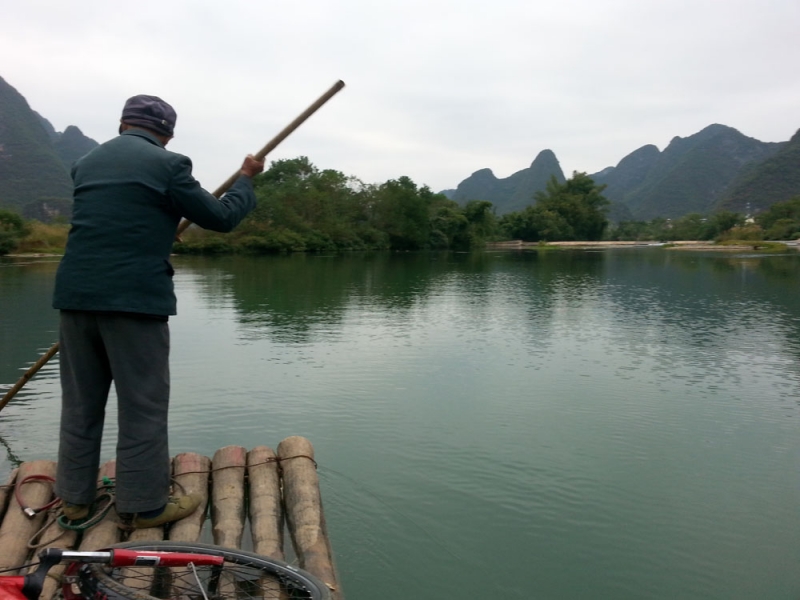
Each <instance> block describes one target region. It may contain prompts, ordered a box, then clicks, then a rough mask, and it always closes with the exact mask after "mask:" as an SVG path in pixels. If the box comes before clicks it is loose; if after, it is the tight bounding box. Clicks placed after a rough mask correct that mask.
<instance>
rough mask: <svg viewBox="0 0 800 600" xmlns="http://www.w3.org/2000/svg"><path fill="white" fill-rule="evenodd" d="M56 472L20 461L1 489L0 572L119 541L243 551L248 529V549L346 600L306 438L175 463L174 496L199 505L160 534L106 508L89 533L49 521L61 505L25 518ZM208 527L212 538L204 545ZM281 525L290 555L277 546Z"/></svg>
mask: <svg viewBox="0 0 800 600" xmlns="http://www.w3.org/2000/svg"><path fill="white" fill-rule="evenodd" d="M115 466H116V465H115V462H114V461H109V462H107V463H105V464H104V465H103V466H102V467H101V468H100V471H99V473H98V485H99V486H100V487H102V485H103V482H105V483H106V484H107V483H109V480H112V481H113V477H114V474H115ZM55 474H56V463H55V462H54V461H49V460H36V461H30V462H25V463H23V464H22V465H20V467H19V468H18V469H15V470H14V472H13V473H12V474H11V476H10V478H9V481H8V483H7V485H5V486H2V487H0V516H2V525H0V549H1V550H0V569H11V568H14V567H18V566H20V565H24V564H25V563H27V562H33V561H35V560H36V554H37V553H38V552H39V551H40V550H42V549H43V548H48V547H56V548H63V549H72V550H99V549H101V548H105V547H108V546H110V545H112V544H116V543H118V542H123V541H154V540H172V541H182V542H200V541H207V542H209V543H214V544H216V545H219V546H223V547H226V548H242V541H243V538H244V535H245V532H246V531H247V530H249V537H250V540H251V542H250V544H248V547H247V548H245V549H248V550H250V551H252V552H255V553H256V554H260V555H262V556H268V557H272V558H277V559H279V560H283V561H287V558H286V556H287V553H288V554H289V555H290V556H294V557H296V559H297V560H296V562H297V564H298V565H299V566H300V568H302V569H305V570H306V571H308V572H310V573H311V574H313V575H315V576H316V577H317V578H319V579H320V580H321V581H322V582H324V583H325V584H326V585H327V586H328V587H329V588H330V589H331V594H332V597H333V598H334V599H336V600H341V599H342V598H343V596H342V593H341V591H340V589H339V583H338V577H337V574H336V571H335V568H334V562H333V555H332V552H331V546H330V542H329V538H328V533H327V528H326V526H325V517H324V514H323V510H322V497H321V494H320V488H319V478H318V476H317V472H316V463H315V461H314V448H313V446H312V445H311V443H310V442H309V441H308V440H307V439H305V438H303V437H299V436H292V437H289V438H286V439H285V440H283V441H282V442H281V443H280V444H278V449H277V452H274V451H273V450H272V449H270V448H268V447H267V446H258V447H256V448H253V449H252V450H250V451H249V452H248V451H247V450H246V449H245V448H243V447H241V446H226V447H224V448H220V449H219V450H217V451H216V453H214V456H213V457H212V458H210V459H209V458H208V457H206V456H202V455H200V454H196V453H194V452H186V453H183V454H178V455H177V456H175V457H174V458H173V459H172V478H173V487H174V488H177V489H176V490H175V491H176V492H177V493H179V494H180V493H191V492H197V493H199V494H200V495H202V497H203V502H202V503H201V505H200V507H199V508H198V510H197V511H195V512H194V513H193V514H192V515H190V516H188V517H186V518H185V519H182V520H181V521H177V522H175V523H172V524H170V525H167V526H165V527H153V528H149V529H135V530H126V529H124V528H123V527H124V523H123V522H121V520H120V518H119V516H118V515H117V513H116V511H115V510H113V509H112V510H109V511H108V512H107V514H106V515H105V516H103V517H102V519H99V520H98V522H97V523H96V524H95V525H93V526H91V527H89V528H88V529H85V530H83V531H76V530H65V529H63V528H62V527H61V526H60V525H59V524H58V523H57V522H56V521H55V519H56V518H57V516H58V515H59V514H60V507H59V504H58V503H57V504H55V505H54V506H53V507H51V508H49V509H47V510H42V511H40V512H37V513H36V515H35V516H32V517H31V516H28V515H26V514H25V512H24V509H25V508H26V507H27V508H29V509H37V508H40V507H44V506H46V505H47V504H48V503H50V502H52V501H53V500H54V496H53V484H52V481H51V480H52V478H53V477H55ZM34 475H40V476H45V479H35V478H32V477H31V476H34ZM48 479H50V480H48ZM112 497H113V495H112ZM99 499H100V494H99V495H98V500H99ZM20 500H21V501H22V505H20ZM98 504H102V503H101V502H98ZM28 512H30V511H28ZM207 520H210V530H211V536H212V538H213V540H208V539H207V536H208V535H209V533H208V529H209V527H208V523H207ZM284 524H285V525H286V529H287V530H288V532H289V538H290V540H291V544H292V546H291V547H288V546H286V545H285V544H284V537H285V536H284ZM204 537H205V538H206V539H201V538H204ZM287 562H294V561H292V560H290V561H287ZM50 573H51V575H52V576H51V577H48V578H47V582H46V584H45V589H44V591H43V593H42V595H41V597H40V598H41V600H51V599H52V598H53V596H54V595H55V593H56V591H57V590H58V589H59V587H60V579H61V574H62V573H63V566H60V565H59V566H56V567H54V568H53V569H52V570H51V571H50Z"/></svg>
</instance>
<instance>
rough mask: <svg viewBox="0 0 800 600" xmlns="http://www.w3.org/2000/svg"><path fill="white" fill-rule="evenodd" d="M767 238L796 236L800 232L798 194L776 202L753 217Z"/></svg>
mask: <svg viewBox="0 0 800 600" xmlns="http://www.w3.org/2000/svg"><path fill="white" fill-rule="evenodd" d="M755 222H756V224H758V225H760V226H761V228H762V229H763V230H764V237H765V238H766V239H768V240H785V239H793V238H795V237H797V236H796V235H795V234H796V233H798V232H800V196H798V197H796V198H792V199H791V200H787V201H786V202H776V203H775V204H773V205H772V206H770V207H769V209H768V210H765V211H764V212H762V213H761V214H759V215H758V216H756V218H755Z"/></svg>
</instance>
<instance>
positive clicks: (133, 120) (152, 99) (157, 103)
mask: <svg viewBox="0 0 800 600" xmlns="http://www.w3.org/2000/svg"><path fill="white" fill-rule="evenodd" d="M121 120H122V122H123V123H127V124H128V125H135V126H137V127H144V128H145V129H150V130H151V131H155V132H156V133H160V134H161V135H167V136H170V137H172V135H173V132H174V131H175V121H177V120H178V115H177V114H176V113H175V109H174V108H172V106H170V105H169V104H167V103H166V102H164V101H163V100H162V99H161V98H159V97H158V96H145V95H144V94H140V95H139V96H133V97H132V98H128V101H127V102H126V103H125V107H124V108H123V109H122V119H121Z"/></svg>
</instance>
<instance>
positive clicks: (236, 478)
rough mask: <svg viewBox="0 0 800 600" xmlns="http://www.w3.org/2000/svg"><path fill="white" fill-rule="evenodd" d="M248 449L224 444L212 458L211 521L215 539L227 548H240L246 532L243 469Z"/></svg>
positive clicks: (215, 541)
mask: <svg viewBox="0 0 800 600" xmlns="http://www.w3.org/2000/svg"><path fill="white" fill-rule="evenodd" d="M246 464H247V450H245V449H244V448H242V447H241V446H225V447H224V448H220V449H219V450H217V451H216V453H215V454H214V458H213V460H212V461H211V468H212V469H213V473H214V475H213V477H212V482H211V497H212V501H211V522H212V532H213V534H214V543H215V544H217V545H218V546H224V547H225V548H240V547H241V544H242V534H243V533H244V517H245V515H244V469H245V465H246Z"/></svg>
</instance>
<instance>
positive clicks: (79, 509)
mask: <svg viewBox="0 0 800 600" xmlns="http://www.w3.org/2000/svg"><path fill="white" fill-rule="evenodd" d="M61 511H62V512H63V513H64V516H65V517H66V518H67V519H69V520H70V521H80V520H82V519H85V518H86V517H88V516H89V505H88V504H70V503H69V502H64V505H63V506H62V507H61Z"/></svg>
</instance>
